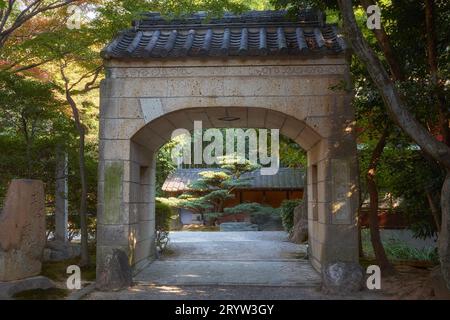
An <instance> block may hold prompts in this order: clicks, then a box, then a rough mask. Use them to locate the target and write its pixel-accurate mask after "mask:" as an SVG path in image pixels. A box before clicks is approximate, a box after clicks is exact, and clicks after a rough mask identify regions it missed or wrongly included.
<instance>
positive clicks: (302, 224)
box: [289, 198, 308, 244]
mask: <svg viewBox="0 0 450 320" xmlns="http://www.w3.org/2000/svg"><path fill="white" fill-rule="evenodd" d="M304 199H305V198H304ZM289 239H290V240H291V241H292V242H294V243H299V244H300V243H304V242H305V241H306V240H308V206H307V201H305V200H304V201H302V203H301V204H299V205H298V206H297V207H295V209H294V227H293V228H292V231H291V234H290V235H289Z"/></svg>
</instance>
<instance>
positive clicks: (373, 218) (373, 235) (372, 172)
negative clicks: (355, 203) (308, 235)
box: [366, 127, 395, 275]
mask: <svg viewBox="0 0 450 320" xmlns="http://www.w3.org/2000/svg"><path fill="white" fill-rule="evenodd" d="M388 135H389V129H388V128H387V127H386V128H385V129H384V131H383V134H382V135H381V137H380V140H379V141H378V143H377V145H376V146H375V148H374V149H373V151H372V158H371V159H370V164H369V167H368V168H367V172H366V182H367V189H368V191H369V198H370V208H369V228H370V240H371V242H372V246H373V251H374V253H375V258H376V260H377V263H378V265H379V266H380V269H381V270H382V272H383V275H392V274H394V273H395V270H394V268H393V267H392V265H391V263H390V262H389V260H388V258H387V255H386V252H385V251H384V247H383V243H382V242H381V237H380V226H379V224H378V202H379V201H378V187H377V183H376V181H375V177H376V174H377V167H378V163H379V162H380V158H381V155H382V154H383V150H384V147H385V146H386V140H387V137H388Z"/></svg>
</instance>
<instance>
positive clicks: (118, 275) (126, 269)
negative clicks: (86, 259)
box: [96, 249, 133, 291]
mask: <svg viewBox="0 0 450 320" xmlns="http://www.w3.org/2000/svg"><path fill="white" fill-rule="evenodd" d="M97 267H98V268H99V269H98V273H97V284H96V286H97V289H99V290H101V291H118V290H122V289H126V288H128V287H130V286H131V285H132V284H133V279H132V275H131V267H130V264H129V263H128V256H127V254H126V253H125V252H124V251H122V250H119V249H114V250H113V251H112V254H109V255H108V256H107V257H106V259H105V262H104V265H102V266H97Z"/></svg>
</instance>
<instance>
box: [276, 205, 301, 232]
mask: <svg viewBox="0 0 450 320" xmlns="http://www.w3.org/2000/svg"><path fill="white" fill-rule="evenodd" d="M301 203H302V200H301V199H298V200H284V201H283V202H282V203H281V207H280V215H281V221H282V223H283V227H284V229H285V230H286V231H287V232H291V231H292V228H293V227H294V209H295V208H296V207H298V206H299V205H300V204H301Z"/></svg>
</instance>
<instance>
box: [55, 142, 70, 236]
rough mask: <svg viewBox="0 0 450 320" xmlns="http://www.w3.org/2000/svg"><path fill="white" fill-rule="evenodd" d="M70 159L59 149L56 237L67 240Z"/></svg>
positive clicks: (56, 187)
mask: <svg viewBox="0 0 450 320" xmlns="http://www.w3.org/2000/svg"><path fill="white" fill-rule="evenodd" d="M67 175H68V159H67V153H63V152H61V151H60V150H58V151H57V161H56V177H55V178H56V186H55V239H56V240H58V241H62V242H67V241H68V240H67V224H68V216H69V208H68V207H69V203H68V183H67Z"/></svg>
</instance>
